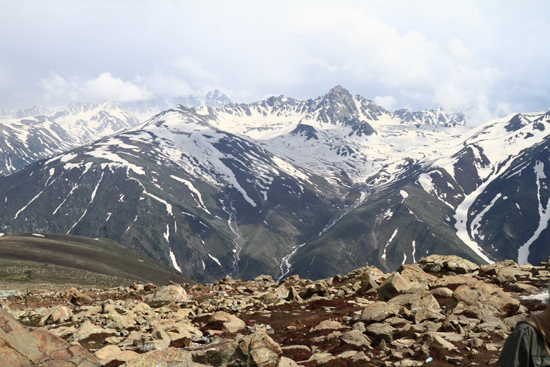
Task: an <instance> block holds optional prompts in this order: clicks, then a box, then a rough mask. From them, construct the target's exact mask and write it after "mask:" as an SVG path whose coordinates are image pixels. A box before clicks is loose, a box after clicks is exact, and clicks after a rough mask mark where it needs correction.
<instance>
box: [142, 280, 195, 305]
mask: <svg viewBox="0 0 550 367" xmlns="http://www.w3.org/2000/svg"><path fill="white" fill-rule="evenodd" d="M188 300H189V298H188V297H187V293H186V292H185V289H183V288H182V286H180V285H176V284H171V285H167V286H164V287H160V288H159V289H157V291H156V292H155V293H154V294H153V295H151V296H148V297H147V299H146V300H145V301H146V302H149V303H152V302H176V303H182V302H187V301H188Z"/></svg>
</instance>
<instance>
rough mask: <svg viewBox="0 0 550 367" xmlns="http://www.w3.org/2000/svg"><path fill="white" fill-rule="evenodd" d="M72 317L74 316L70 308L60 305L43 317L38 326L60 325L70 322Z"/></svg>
mask: <svg viewBox="0 0 550 367" xmlns="http://www.w3.org/2000/svg"><path fill="white" fill-rule="evenodd" d="M71 316H73V311H72V310H71V309H70V308H69V307H67V306H63V305H58V306H56V307H54V308H53V310H51V311H50V312H49V313H47V314H46V315H45V316H44V317H42V319H41V320H40V322H39V324H38V325H40V326H42V325H45V324H60V323H63V322H65V321H67V320H69V319H70V318H71Z"/></svg>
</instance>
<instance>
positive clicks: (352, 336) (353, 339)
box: [340, 330, 371, 347]
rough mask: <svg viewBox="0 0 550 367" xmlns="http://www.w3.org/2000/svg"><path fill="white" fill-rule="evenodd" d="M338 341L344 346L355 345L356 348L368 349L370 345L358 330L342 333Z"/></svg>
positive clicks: (368, 340) (367, 339)
mask: <svg viewBox="0 0 550 367" xmlns="http://www.w3.org/2000/svg"><path fill="white" fill-rule="evenodd" d="M340 340H341V341H342V342H344V343H346V344H351V345H355V346H357V347H364V346H365V347H368V346H370V345H371V341H370V339H369V338H367V336H366V335H365V334H363V333H362V332H360V331H359V330H351V331H348V332H347V333H344V334H343V335H342V336H341V337H340Z"/></svg>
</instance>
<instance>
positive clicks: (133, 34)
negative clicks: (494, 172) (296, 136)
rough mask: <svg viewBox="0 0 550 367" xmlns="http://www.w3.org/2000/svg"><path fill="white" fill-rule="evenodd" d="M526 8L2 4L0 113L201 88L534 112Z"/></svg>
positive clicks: (531, 32)
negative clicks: (341, 93)
mask: <svg viewBox="0 0 550 367" xmlns="http://www.w3.org/2000/svg"><path fill="white" fill-rule="evenodd" d="M526 1H527V5H525V2H524V3H521V4H520V3H517V4H516V3H514V2H499V1H493V0H488V1H483V2H480V1H477V0H461V1H455V0H450V1H439V2H438V1H435V2H434V1H424V0H419V1H415V2H410V1H401V0H387V1H375V0H368V1H359V0H357V1H356V0H341V1H333V0H302V1H299V2H296V1H291V0H280V1H278V2H249V1H245V2H236V3H235V2H226V1H221V0H212V1H208V2H189V1H187V2H177V1H176V2H174V1H171V0H156V1H153V0H144V1H140V2H137V3H136V4H134V5H132V6H129V5H128V4H127V2H123V1H122V2H120V1H119V2H74V3H71V6H67V7H64V8H63V11H59V7H58V6H54V5H52V3H51V2H40V1H34V2H33V6H32V7H26V6H23V5H19V3H20V2H10V3H9V5H8V4H6V6H5V7H4V8H5V9H3V12H0V23H1V24H2V26H3V27H4V30H5V32H0V48H1V49H2V50H3V53H2V56H3V57H2V58H0V80H2V83H0V101H2V102H3V103H5V104H6V105H4V106H0V108H2V107H3V108H9V106H8V104H9V103H14V102H18V103H19V104H25V105H28V106H31V105H33V104H36V103H37V102H36V101H35V100H33V99H37V96H39V97H42V98H43V100H44V99H47V100H48V101H49V102H50V103H54V102H56V101H62V100H63V99H68V100H74V99H78V100H80V99H84V98H98V99H100V98H110V99H115V98H116V99H135V98H137V99H139V98H143V97H144V96H146V95H148V94H149V93H154V94H170V95H182V94H189V93H195V94H204V93H206V92H207V91H209V90H211V89H219V90H223V91H225V92H226V93H227V94H228V95H229V96H230V97H231V98H232V99H233V100H235V101H236V102H252V101H255V100H259V99H261V98H263V97H264V96H265V95H267V94H269V93H270V92H276V93H277V94H284V95H287V96H290V97H295V98H301V99H307V98H316V97H317V96H319V95H322V94H324V93H326V92H327V91H328V90H329V89H330V88H332V87H334V86H335V85H338V84H339V85H342V86H343V87H345V88H347V89H349V90H350V92H352V93H353V94H361V95H363V96H364V97H366V98H368V99H373V98H374V97H375V96H378V97H380V98H383V97H384V96H386V97H387V96H392V97H393V98H394V99H395V102H393V103H394V105H393V106H392V107H393V108H401V107H406V108H409V109H414V110H418V109H426V108H434V107H439V106H440V105H442V106H443V107H444V108H446V109H460V110H465V111H466V112H468V111H478V112H479V115H480V116H481V115H487V113H492V114H496V115H497V114H501V113H503V111H504V110H506V108H502V105H506V106H508V108H511V109H513V110H514V111H517V110H518V109H519V110H526V111H529V110H536V109H543V108H547V106H548V100H549V98H550V88H549V86H548V83H546V82H545V81H546V80H547V79H548V74H549V72H550V69H549V68H548V65H549V64H550V53H548V52H547V51H546V45H547V44H548V42H550V23H548V22H547V21H546V18H545V14H547V13H548V11H549V10H550V2H548V3H547V2H540V1H532V2H530V1H529V0H526ZM54 4H55V2H54ZM21 24H27V25H28V26H26V27H23V28H22V27H21V26H20V25H21ZM118 24H124V25H125V26H124V27H113V26H114V25H118ZM67 29H71V32H67ZM13 35H17V39H18V42H13ZM82 40H86V42H85V44H84V43H83V42H82ZM68 45H77V46H78V47H69V46H68ZM36 55H41V57H40V59H39V60H40V61H39V62H37V60H38V59H37V58H36ZM50 70H55V71H56V72H57V73H58V74H59V75H55V74H53V75H52V74H50ZM102 71H108V72H109V73H110V74H109V73H103V74H99V73H100V72H102ZM2 75H3V76H4V77H2ZM37 81H41V82H40V83H38V82H37ZM37 84H38V85H39V87H40V88H39V91H37V90H36V86H37ZM82 102H86V101H84V100H82ZM389 102H392V101H391V100H386V102H385V103H389ZM487 111H489V112H487Z"/></svg>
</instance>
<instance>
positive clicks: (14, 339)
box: [0, 309, 101, 367]
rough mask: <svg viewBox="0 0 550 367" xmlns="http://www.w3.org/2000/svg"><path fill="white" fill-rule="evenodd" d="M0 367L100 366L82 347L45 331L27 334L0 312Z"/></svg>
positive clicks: (19, 325)
mask: <svg viewBox="0 0 550 367" xmlns="http://www.w3.org/2000/svg"><path fill="white" fill-rule="evenodd" d="M0 365H2V366H21V367H27V366H29V367H30V366H38V365H44V366H45V365H48V366H78V367H93V366H100V365H101V363H100V361H99V360H98V359H97V358H96V357H94V356H93V355H92V354H90V353H89V352H88V351H87V350H86V349H84V348H83V347H81V346H80V345H71V344H69V343H67V342H66V341H65V340H63V339H61V338H60V337H58V336H55V335H53V334H52V333H49V332H48V331H47V330H45V329H36V330H34V331H32V332H30V331H28V330H26V329H25V328H24V327H23V326H22V325H21V324H20V323H19V322H18V321H17V320H16V319H15V318H14V317H13V316H12V315H10V314H9V313H8V312H7V311H5V310H3V309H0Z"/></svg>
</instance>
